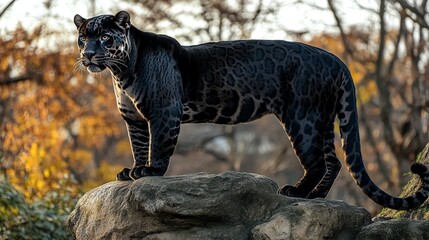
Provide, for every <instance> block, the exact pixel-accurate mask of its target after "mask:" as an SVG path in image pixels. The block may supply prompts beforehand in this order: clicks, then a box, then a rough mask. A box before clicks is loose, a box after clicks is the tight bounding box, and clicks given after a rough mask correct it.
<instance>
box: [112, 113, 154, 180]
mask: <svg viewBox="0 0 429 240" xmlns="http://www.w3.org/2000/svg"><path fill="white" fill-rule="evenodd" d="M124 119H125V122H126V123H127V129H128V137H129V138H130V143H131V150H132V153H133V158H134V165H133V168H131V169H130V168H124V169H123V170H122V171H120V172H119V173H118V174H117V175H116V179H117V180H120V181H127V180H133V179H137V178H138V177H136V176H133V175H131V173H132V172H134V171H133V169H135V168H137V167H139V166H145V165H146V163H147V160H148V159H149V136H150V135H149V127H148V123H147V121H145V120H138V121H136V120H131V119H129V118H127V117H124Z"/></svg>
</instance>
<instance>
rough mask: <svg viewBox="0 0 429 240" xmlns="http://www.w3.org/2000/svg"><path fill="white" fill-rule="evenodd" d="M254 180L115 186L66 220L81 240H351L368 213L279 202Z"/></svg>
mask: <svg viewBox="0 0 429 240" xmlns="http://www.w3.org/2000/svg"><path fill="white" fill-rule="evenodd" d="M277 188H278V187H277V184H276V183H275V182H273V181H272V180H270V179H268V178H266V177H264V176H260V175H256V174H249V173H239V172H225V173H222V174H218V175H213V174H192V175H185V176H174V177H146V178H142V179H139V180H137V181H130V182H110V183H107V184H105V185H102V186H100V187H98V188H95V189H93V190H91V191H89V192H88V193H86V194H85V195H84V196H83V197H82V198H81V199H80V200H79V202H78V204H77V206H76V208H75V210H74V211H73V212H72V213H71V215H70V216H69V220H68V224H69V228H70V229H71V231H72V233H73V235H74V236H75V238H76V239H235V240H239V239H353V238H354V236H355V235H356V234H357V233H358V232H359V230H360V229H361V228H362V227H363V226H366V225H368V224H369V223H370V221H371V220H370V215H369V213H368V212H367V211H366V210H365V209H363V208H358V207H355V206H351V205H348V204H346V203H344V202H342V201H328V200H323V199H316V200H305V199H298V198H288V197H285V196H281V195H278V194H277V193H276V192H277Z"/></svg>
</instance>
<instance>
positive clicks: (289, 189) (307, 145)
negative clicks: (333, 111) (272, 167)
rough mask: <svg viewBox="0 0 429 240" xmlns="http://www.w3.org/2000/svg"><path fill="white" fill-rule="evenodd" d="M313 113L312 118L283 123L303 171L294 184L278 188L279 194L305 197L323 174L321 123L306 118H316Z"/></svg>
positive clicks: (324, 168)
mask: <svg viewBox="0 0 429 240" xmlns="http://www.w3.org/2000/svg"><path fill="white" fill-rule="evenodd" d="M307 113H308V111H307ZM313 114H314V115H313V118H309V117H308V118H306V119H304V120H301V121H298V120H296V121H295V120H294V121H292V122H290V123H286V124H284V127H285V129H286V131H287V133H288V135H289V138H290V140H291V142H292V145H293V147H294V149H295V153H296V155H297V156H298V159H299V160H300V163H301V165H302V166H303V168H304V170H305V172H304V176H303V177H302V178H301V179H300V180H299V181H298V183H296V184H295V186H290V185H286V186H283V187H282V188H281V189H279V193H280V194H283V195H287V196H291V197H301V198H306V197H307V195H308V194H309V193H310V192H311V191H312V190H313V189H314V188H315V187H316V185H317V184H318V183H319V182H320V181H321V179H322V177H323V176H324V175H325V172H326V165H325V161H324V154H323V136H322V132H320V129H321V128H320V125H321V123H320V121H319V120H314V121H310V120H308V119H317V118H316V117H315V116H317V114H316V113H315V112H314V113H313Z"/></svg>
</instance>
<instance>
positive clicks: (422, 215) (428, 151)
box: [377, 144, 429, 239]
mask: <svg viewBox="0 0 429 240" xmlns="http://www.w3.org/2000/svg"><path fill="white" fill-rule="evenodd" d="M416 161H417V162H419V163H423V164H424V165H426V166H429V144H427V145H426V147H425V148H424V149H423V151H422V152H421V153H420V154H419V156H418V157H417V160H416ZM420 182H421V181H420V177H419V176H417V175H415V174H413V177H412V179H411V180H410V181H409V182H408V184H407V185H406V186H405V187H404V190H403V191H402V193H401V195H400V197H406V196H410V195H412V194H413V193H415V192H417V190H418V189H419V188H420V185H421V184H420ZM427 203H428V201H426V203H425V204H424V205H427ZM424 205H423V206H424ZM423 206H422V207H418V208H415V209H411V210H408V211H401V210H395V209H388V208H384V209H383V210H382V211H381V213H380V214H378V216H377V217H378V218H408V219H415V220H429V208H428V207H423ZM428 239H429V238H428Z"/></svg>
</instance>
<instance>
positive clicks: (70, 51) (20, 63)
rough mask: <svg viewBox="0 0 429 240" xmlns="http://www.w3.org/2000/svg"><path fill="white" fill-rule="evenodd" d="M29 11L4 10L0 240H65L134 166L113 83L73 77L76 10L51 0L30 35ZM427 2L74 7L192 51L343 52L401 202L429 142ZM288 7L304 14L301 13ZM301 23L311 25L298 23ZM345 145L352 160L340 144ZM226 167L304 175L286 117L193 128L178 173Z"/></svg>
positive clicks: (355, 198) (343, 189) (337, 193)
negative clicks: (123, 20)
mask: <svg viewBox="0 0 429 240" xmlns="http://www.w3.org/2000/svg"><path fill="white" fill-rule="evenodd" d="M20 2H21V3H22V2H26V1H25V0H12V1H11V0H3V1H0V26H2V27H1V28H0V33H1V35H0V46H1V48H0V175H1V176H0V239H3V238H4V239H30V238H31V236H33V239H48V238H52V239H65V238H69V237H70V236H69V235H68V233H67V231H66V230H65V227H64V222H63V220H64V219H65V218H66V216H67V214H68V213H69V212H70V211H71V209H72V206H73V205H74V204H75V202H76V199H78V197H79V196H80V194H82V193H84V192H85V191H88V190H89V189H92V188H94V187H96V186H98V185H100V184H103V183H105V182H107V181H112V180H114V178H115V174H116V172H117V171H119V170H120V169H121V168H122V167H124V166H130V165H131V164H132V156H131V152H130V146H129V142H128V137H127V133H126V130H125V126H124V123H123V121H122V119H121V118H120V116H119V114H118V112H117V110H116V104H115V100H114V94H113V91H112V87H111V80H110V76H109V74H108V73H101V74H98V75H95V76H93V75H88V74H87V73H86V72H76V71H74V68H75V66H74V63H75V60H76V58H77V56H78V51H77V47H76V44H75V38H76V31H75V29H74V25H73V22H72V16H73V15H71V16H70V18H65V17H64V15H63V14H62V8H61V6H62V4H64V1H54V0H45V1H42V2H43V4H42V10H40V8H38V9H39V10H40V13H36V14H35V16H36V18H37V19H38V20H37V21H31V24H25V21H24V20H25V19H22V22H21V21H19V20H18V21H16V20H14V21H11V20H10V19H11V16H13V15H14V13H17V12H19V11H21V9H20V8H18V7H16V6H18V4H20ZM427 2H428V1H426V0H396V1H392V0H377V1H357V0H354V1H349V3H348V4H346V5H345V4H344V1H336V0H325V1H312V0H291V1H280V0H273V1H262V0H212V1H207V0H179V1H170V0H156V1H155V0H153V1H152V0H148V1H139V0H115V1H112V2H110V3H109V4H107V2H106V1H104V2H102V1H100V0H91V1H73V3H72V4H75V5H73V6H79V8H77V7H76V9H72V11H73V10H74V11H75V12H74V13H79V14H81V15H82V16H85V17H89V16H92V15H96V14H101V13H106V12H108V13H112V14H114V13H115V12H116V11H118V10H128V11H129V12H130V13H131V15H132V22H133V24H134V25H136V26H137V27H138V28H140V29H142V30H145V31H154V32H158V33H164V34H168V35H170V36H173V37H175V38H177V39H178V40H179V41H180V42H181V43H182V44H184V45H186V44H197V43H202V42H206V41H219V40H235V39H248V38H266V39H274V38H277V39H278V38H281V39H284V40H290V41H301V42H306V43H309V44H312V45H315V46H318V47H321V48H323V49H326V50H328V51H331V52H333V53H334V54H336V55H337V56H339V57H340V58H341V59H342V60H343V61H344V62H346V63H347V65H348V66H349V67H350V70H351V72H352V75H353V78H354V80H355V83H356V85H357V91H358V98H359V99H358V101H359V104H358V108H359V114H360V131H361V135H362V140H361V144H362V148H363V155H364V160H365V164H366V167H367V169H368V171H369V172H370V175H371V176H372V177H373V179H374V181H375V182H376V183H377V184H378V185H379V186H381V187H382V188H383V189H385V190H387V191H388V192H390V193H392V194H398V193H399V191H400V189H401V186H404V183H405V182H406V181H407V180H408V179H409V178H408V177H406V176H404V173H406V172H408V171H409V165H410V162H411V161H413V160H414V159H415V157H416V156H417V154H418V153H419V152H420V151H421V150H422V149H423V147H424V146H425V145H426V144H427V143H428V142H429V129H428V128H429V112H428V108H429V46H428V43H429V16H428V10H429V9H428V8H429V7H428V4H427ZM106 4H107V5H106ZM63 7H64V6H63ZM288 8H293V9H296V10H299V12H300V14H294V15H293V16H288V15H287V14H285V9H286V10H287V9H288ZM39 10H38V11H39ZM68 11H70V7H69V8H68ZM78 11H79V12H78ZM351 12H359V14H360V15H359V14H358V15H356V14H350V13H351ZM359 16H360V17H359ZM297 18H298V19H297ZM356 18H358V19H356ZM297 20H298V22H302V23H303V24H302V25H301V24H295V25H293V26H291V25H288V24H286V23H287V22H297ZM304 23H306V24H304ZM337 135H339V134H338V131H337ZM336 145H337V149H338V156H343V153H342V150H341V147H340V146H341V143H340V140H339V136H338V137H337V142H336ZM226 170H237V171H249V172H256V173H259V174H264V175H267V176H269V177H271V178H273V179H275V180H276V181H277V182H278V183H279V185H283V184H286V183H289V184H293V183H294V182H296V181H297V180H298V179H299V178H300V176H301V175H302V170H301V167H300V166H299V163H298V161H297V159H296V157H295V155H294V152H293V149H292V148H291V146H290V144H289V142H288V140H287V137H286V136H285V134H284V131H283V129H282V128H281V127H280V125H279V124H278V123H277V120H276V119H275V118H274V117H264V118H262V119H260V120H257V121H255V122H253V123H251V124H242V125H238V126H220V125H210V124H199V125H183V127H182V130H181V135H180V139H179V143H178V146H177V148H176V152H175V155H174V156H173V157H172V163H171V166H170V168H169V171H168V172H167V174H169V175H174V174H186V173H191V172H197V171H206V172H212V173H216V172H221V171H226ZM339 178H340V179H339V180H338V181H336V183H335V184H334V187H333V189H332V190H331V192H330V194H329V196H328V197H329V198H333V199H343V200H346V201H347V202H349V203H352V204H356V205H359V206H363V207H366V208H367V209H369V210H370V211H371V212H372V213H376V212H377V211H379V207H378V206H377V205H376V204H374V203H372V202H371V201H370V200H369V199H368V198H366V197H365V195H364V194H362V193H361V191H360V190H359V189H358V187H356V186H355V184H354V182H353V180H352V178H351V177H350V176H349V175H348V173H347V171H345V170H342V172H341V174H340V177H339ZM53 229H56V230H58V232H54V231H52V230H53ZM59 229H62V230H59ZM28 234H30V235H28ZM31 234H33V235H31ZM38 234H39V235H38ZM46 234H47V235H46ZM24 236H30V237H29V238H24ZM35 236H40V237H35Z"/></svg>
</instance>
